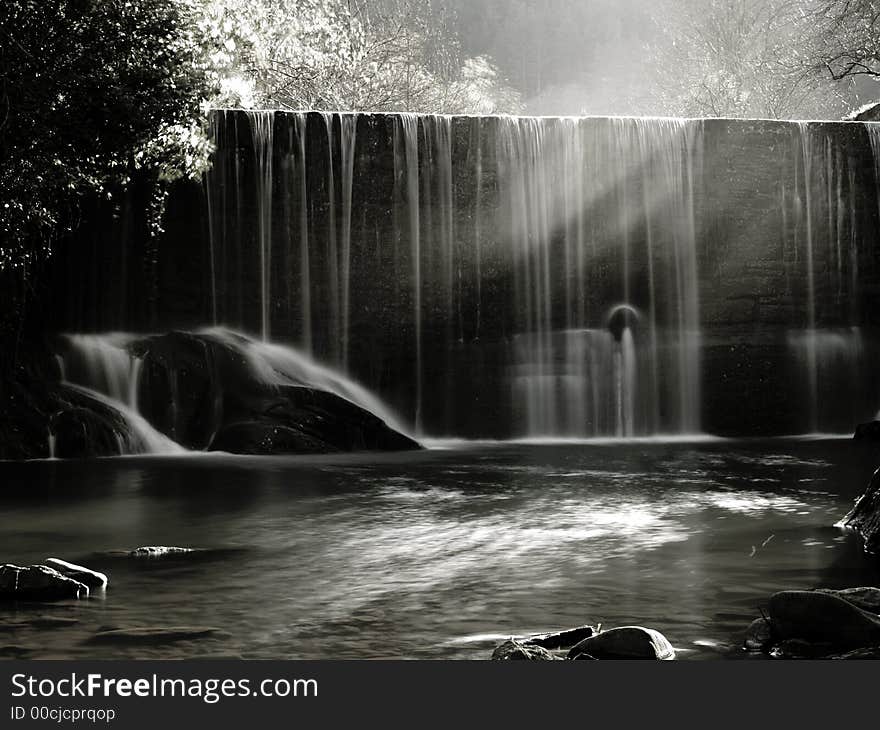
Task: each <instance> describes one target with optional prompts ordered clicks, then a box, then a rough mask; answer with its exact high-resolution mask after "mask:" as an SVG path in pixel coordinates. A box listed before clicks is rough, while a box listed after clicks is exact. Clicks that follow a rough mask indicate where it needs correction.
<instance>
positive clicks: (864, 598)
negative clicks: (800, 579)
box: [817, 586, 880, 614]
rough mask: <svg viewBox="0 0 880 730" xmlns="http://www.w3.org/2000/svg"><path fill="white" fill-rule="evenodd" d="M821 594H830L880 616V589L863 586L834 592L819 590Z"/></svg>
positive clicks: (829, 589) (827, 589)
mask: <svg viewBox="0 0 880 730" xmlns="http://www.w3.org/2000/svg"><path fill="white" fill-rule="evenodd" d="M817 590H818V591H819V592H820V593H830V594H831V595H832V596H837V597H838V598H842V599H843V600H844V601H848V602H849V603H851V604H853V605H854V606H858V607H859V608H861V609H862V610H863V611H868V612H869V613H878V614H880V588H873V587H869V586H862V587H859V588H844V589H843V590H839V591H836V590H832V589H831V588H818V589H817Z"/></svg>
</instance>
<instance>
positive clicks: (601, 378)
mask: <svg viewBox="0 0 880 730" xmlns="http://www.w3.org/2000/svg"><path fill="white" fill-rule="evenodd" d="M547 347H549V350H550V353H551V355H550V357H549V358H548V357H546V349H545V348H547ZM650 359H651V353H650V344H649V343H647V342H641V343H640V342H638V341H637V333H635V332H633V330H632V329H631V328H630V327H624V328H623V330H622V331H621V332H620V333H619V337H618V336H615V334H614V333H612V332H611V331H609V330H608V329H584V330H563V331H559V332H554V333H552V335H551V337H550V339H549V345H548V342H547V340H546V338H541V339H539V338H537V337H534V336H530V335H517V336H516V337H515V338H514V342H513V361H514V365H513V366H512V368H511V373H510V375H511V381H512V384H513V396H514V402H516V403H517V404H519V408H518V410H517V417H518V425H519V432H520V434H521V435H524V436H527V437H539V436H540V437H559V438H598V437H608V436H614V437H617V438H631V437H633V436H637V435H639V434H644V433H648V430H647V426H648V424H649V423H650V422H651V419H652V417H653V415H654V408H655V405H656V404H655V403H652V402H651V401H650V393H651V392H652V391H651V379H650V374H651V371H650V367H648V366H649V363H650Z"/></svg>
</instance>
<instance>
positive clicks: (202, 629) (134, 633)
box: [89, 626, 228, 644]
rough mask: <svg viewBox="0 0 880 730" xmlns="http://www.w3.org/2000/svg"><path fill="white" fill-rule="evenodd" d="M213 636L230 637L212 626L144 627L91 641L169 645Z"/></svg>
mask: <svg viewBox="0 0 880 730" xmlns="http://www.w3.org/2000/svg"><path fill="white" fill-rule="evenodd" d="M211 636H228V633H227V632H226V631H223V630H222V629H217V628H213V627H210V626H144V627H137V628H129V629H108V630H105V631H99V632H98V633H96V634H95V635H94V636H92V638H91V639H90V640H89V641H90V642H92V643H101V644H167V643H170V642H175V641H192V640H194V639H204V638H208V637H211Z"/></svg>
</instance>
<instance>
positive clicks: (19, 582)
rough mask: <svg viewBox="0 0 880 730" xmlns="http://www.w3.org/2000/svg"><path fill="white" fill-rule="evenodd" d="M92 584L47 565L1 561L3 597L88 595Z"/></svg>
mask: <svg viewBox="0 0 880 730" xmlns="http://www.w3.org/2000/svg"><path fill="white" fill-rule="evenodd" d="M88 595H89V587H88V586H87V585H86V584H85V583H82V582H80V581H78V580H74V579H73V578H69V577H67V576H66V575H62V574H61V573H59V572H58V571H57V570H55V569H54V568H50V567H48V566H46V565H28V566H26V567H22V566H19V565H12V564H11V563H7V564H5V565H0V599H5V600H12V601H62V600H65V599H69V598H87V597H88Z"/></svg>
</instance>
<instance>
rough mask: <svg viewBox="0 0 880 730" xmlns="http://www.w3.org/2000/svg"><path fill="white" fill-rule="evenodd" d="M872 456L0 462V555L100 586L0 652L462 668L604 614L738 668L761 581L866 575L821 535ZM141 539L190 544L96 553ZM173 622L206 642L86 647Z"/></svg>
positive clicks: (20, 627)
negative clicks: (75, 572)
mask: <svg viewBox="0 0 880 730" xmlns="http://www.w3.org/2000/svg"><path fill="white" fill-rule="evenodd" d="M878 463H880V452H878V450H877V448H876V447H875V446H873V447H872V446H868V445H864V444H859V443H855V442H852V441H850V440H843V439H838V440H835V439H824V440H823V439H819V440H785V439H779V440H771V441H714V442H702V443H681V442H677V443H648V442H645V443H611V442H609V443H594V444H589V443H564V444H463V443H453V444H447V445H446V447H445V448H433V449H430V450H427V451H425V452H422V453H418V454H412V453H407V454H383V455H378V456H377V455H375V454H373V455H346V456H333V457H297V458H293V457H289V458H288V457H285V458H274V457H233V456H225V455H198V456H177V457H143V458H135V457H125V458H117V459H102V460H92V461H44V462H29V463H16V464H13V463H0V485H2V487H0V489H2V497H0V546H2V555H0V562H15V563H19V564H22V563H28V562H34V561H40V560H42V559H44V558H46V557H50V556H56V557H61V558H64V559H67V560H71V561H74V562H81V563H84V564H86V565H88V566H90V567H93V568H95V569H98V570H102V571H104V572H106V573H108V574H109V576H110V586H109V588H108V589H107V592H106V594H105V595H104V596H103V597H101V596H98V597H93V598H92V599H89V600H86V601H79V602H65V603H60V604H43V605H39V606H36V605H27V606H25V605H10V604H6V605H0V654H3V655H6V656H13V655H14V656H26V657H29V658H86V657H95V658H103V657H107V658H110V657H143V658H175V657H195V656H207V655H212V656H215V655H235V656H242V657H245V658H279V659H288V658H289V659H295V658H427V659H432V658H455V659H470V658H486V657H488V655H489V654H490V653H491V650H492V648H493V647H494V646H495V644H496V643H498V641H499V638H500V637H503V636H506V635H510V634H518V633H526V632H533V631H542V630H547V629H552V628H559V627H568V626H573V625H577V624H582V623H598V622H601V623H602V624H603V625H604V626H606V627H610V626H614V625H624V624H633V623H634V624H641V625H644V626H650V627H653V628H656V629H659V630H660V631H662V632H663V633H664V634H665V635H666V636H667V637H668V638H669V639H670V641H671V642H672V643H673V645H674V646H675V647H676V649H677V651H678V654H679V657H680V658H683V659H690V658H695V659H705V658H716V657H719V656H725V657H739V656H742V652H740V651H739V650H738V644H739V641H740V639H741V633H742V631H743V629H744V628H745V626H746V625H747V624H748V623H749V622H750V621H751V620H752V619H753V618H754V617H756V616H757V615H759V607H760V606H761V605H762V603H763V602H765V601H766V599H767V597H768V596H769V595H770V594H771V593H773V592H774V591H777V590H781V589H783V588H813V587H818V586H829V587H844V586H852V585H864V584H875V585H876V584H878V583H880V575H878V572H880V569H878V567H877V565H876V564H875V563H873V562H872V561H871V560H870V559H868V558H867V557H866V556H864V555H863V554H862V552H861V549H860V547H859V545H858V543H857V541H856V540H855V539H854V538H853V537H852V536H850V535H847V534H845V533H843V532H841V531H840V530H838V529H837V528H835V527H833V524H834V523H835V522H836V521H837V520H838V519H839V518H840V517H842V516H843V515H844V514H845V513H846V511H847V510H848V509H849V508H850V507H851V505H852V502H853V500H854V499H855V498H856V497H857V496H858V495H859V494H860V493H861V491H862V490H863V489H864V487H865V485H866V484H867V481H868V478H869V477H870V474H871V472H872V470H873V469H874V468H875V467H876V466H877V464H878ZM139 545H177V546H186V547H196V548H205V550H204V551H202V552H199V553H194V554H190V555H187V556H181V557H178V558H166V559H155V560H151V559H134V558H130V557H123V556H120V555H117V554H115V553H114V551H118V550H126V549H131V548H134V547H137V546H139ZM46 617H51V619H55V620H51V621H45V620H43V619H45V618H46ZM59 618H60V619H67V620H61V621H58V620H57V619H59ZM34 619H37V620H34ZM181 625H187V626H199V627H212V628H216V629H218V630H219V631H218V632H216V633H215V634H213V635H211V636H208V637H205V638H200V639H194V640H190V641H177V642H172V643H157V644H152V645H137V646H116V645H106V644H101V643H95V642H93V641H92V637H93V636H94V634H95V632H96V631H98V630H101V629H107V628H131V627H144V626H150V627H152V626H181Z"/></svg>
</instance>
